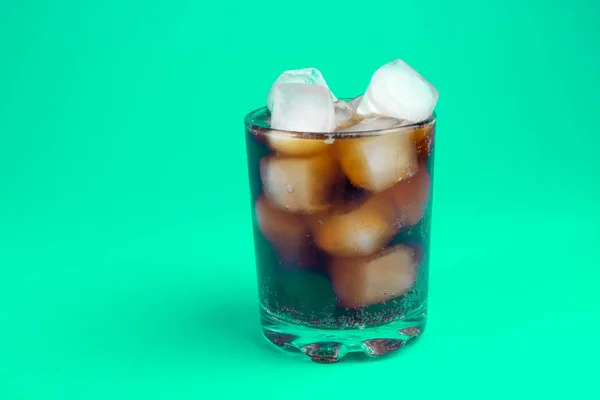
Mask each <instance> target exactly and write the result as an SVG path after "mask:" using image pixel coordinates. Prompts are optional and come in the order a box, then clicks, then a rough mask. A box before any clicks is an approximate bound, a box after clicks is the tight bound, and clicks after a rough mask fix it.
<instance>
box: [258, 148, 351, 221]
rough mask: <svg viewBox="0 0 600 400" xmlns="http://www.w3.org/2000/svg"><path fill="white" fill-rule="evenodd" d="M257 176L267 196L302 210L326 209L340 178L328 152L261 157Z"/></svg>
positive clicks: (292, 209) (282, 206) (283, 205)
mask: <svg viewBox="0 0 600 400" xmlns="http://www.w3.org/2000/svg"><path fill="white" fill-rule="evenodd" d="M260 176H261V180H262V184H263V188H264V192H265V196H266V197H267V199H269V200H270V201H271V202H272V203H273V204H274V205H275V206H277V207H279V208H280V209H282V210H287V211H290V212H294V213H302V214H314V213H317V212H319V211H323V210H326V209H327V208H328V207H329V206H330V200H331V197H332V195H333V194H334V193H333V192H334V187H335V185H336V183H338V182H339V180H340V179H341V174H340V173H339V170H338V167H337V165H336V163H335V160H334V159H333V157H331V155H330V154H328V152H325V153H323V154H318V155H315V156H312V157H305V158H301V157H283V156H266V157H263V158H262V159H261V160H260Z"/></svg>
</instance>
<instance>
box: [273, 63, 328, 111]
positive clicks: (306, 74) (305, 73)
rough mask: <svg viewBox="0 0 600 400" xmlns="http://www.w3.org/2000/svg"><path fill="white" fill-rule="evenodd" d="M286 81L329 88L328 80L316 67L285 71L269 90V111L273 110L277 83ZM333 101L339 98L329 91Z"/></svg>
mask: <svg viewBox="0 0 600 400" xmlns="http://www.w3.org/2000/svg"><path fill="white" fill-rule="evenodd" d="M285 83H305V84H308V85H318V86H323V87H325V88H327V90H329V87H328V86H327V82H325V78H323V75H322V74H321V72H320V71H319V70H318V69H316V68H302V69H294V70H290V71H285V72H283V73H282V74H281V75H279V77H278V78H277V79H276V80H275V82H274V83H273V85H272V86H271V89H270V90H269V94H268V95H267V108H268V109H269V111H273V100H274V89H275V87H276V86H277V85H281V84H285ZM329 94H330V96H331V99H332V101H337V98H336V97H335V96H334V95H333V93H331V91H330V92H329Z"/></svg>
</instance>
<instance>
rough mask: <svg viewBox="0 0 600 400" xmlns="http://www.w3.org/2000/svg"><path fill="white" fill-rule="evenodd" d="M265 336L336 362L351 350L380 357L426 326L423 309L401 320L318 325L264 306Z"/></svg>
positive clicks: (314, 358) (283, 346) (318, 359)
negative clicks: (329, 326) (357, 325)
mask: <svg viewBox="0 0 600 400" xmlns="http://www.w3.org/2000/svg"><path fill="white" fill-rule="evenodd" d="M261 319H262V326H263V333H264V335H265V337H266V338H267V339H268V340H269V341H270V342H271V343H273V344H274V345H276V346H277V347H279V348H281V349H283V350H286V351H291V352H296V353H297V352H300V353H302V354H305V355H307V356H308V357H310V359H311V360H312V361H314V362H317V363H334V362H337V361H339V360H341V359H342V358H344V356H346V355H347V354H348V353H362V354H365V355H367V356H369V357H381V356H384V355H386V354H389V353H392V352H395V351H397V350H398V349H400V348H401V347H403V346H404V345H405V344H406V343H407V342H408V341H409V340H411V339H416V338H418V337H419V336H420V335H421V334H422V333H423V330H424V329H425V322H426V315H425V312H424V307H423V309H420V310H415V312H414V313H412V315H407V316H405V318H402V319H399V320H398V321H395V322H392V323H389V324H386V325H380V326H375V327H371V328H364V329H339V330H336V329H319V328H314V327H310V326H306V325H297V324H292V323H289V322H286V321H283V320H281V319H279V318H278V317H277V316H276V315H273V314H271V313H269V312H268V311H267V310H265V309H264V308H261Z"/></svg>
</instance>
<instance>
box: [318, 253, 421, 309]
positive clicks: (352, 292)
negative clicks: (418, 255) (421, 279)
mask: <svg viewBox="0 0 600 400" xmlns="http://www.w3.org/2000/svg"><path fill="white" fill-rule="evenodd" d="M416 270H417V263H416V261H415V252H414V251H413V250H412V249H411V248H410V247H407V246H403V245H397V246H394V247H392V248H388V249H385V250H383V251H381V252H380V253H378V254H376V255H373V256H369V257H356V258H334V259H333V260H332V261H331V264H330V266H329V268H328V272H329V276H330V278H331V281H332V283H333V289H334V291H335V294H336V297H337V299H338V305H339V306H341V307H348V308H361V307H364V306H368V305H372V304H377V303H381V302H384V301H387V300H392V299H394V298H396V297H399V296H402V295H403V294H405V293H406V292H408V290H409V289H410V287H411V286H412V285H413V283H414V282H415V278H416Z"/></svg>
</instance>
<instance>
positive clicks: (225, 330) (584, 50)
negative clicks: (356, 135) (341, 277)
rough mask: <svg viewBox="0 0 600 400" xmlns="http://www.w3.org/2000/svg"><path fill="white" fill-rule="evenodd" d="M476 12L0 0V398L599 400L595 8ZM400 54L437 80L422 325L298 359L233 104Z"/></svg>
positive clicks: (342, 85)
mask: <svg viewBox="0 0 600 400" xmlns="http://www.w3.org/2000/svg"><path fill="white" fill-rule="evenodd" d="M484 4H485V2H480V1H475V0H470V1H465V0H462V1H451V2H450V1H428V2H423V1H421V2H410V4H409V2H397V1H388V2H385V1H381V0H373V1H370V2H368V3H364V2H358V1H356V2H352V1H344V2H342V3H340V2H333V1H329V2H317V3H302V2H300V3H295V2H294V3H291V2H290V3H285V2H278V1H274V0H273V1H254V2H252V1H240V0H233V1H229V2H212V3H209V4H203V3H202V2H199V1H191V0H190V1H176V0H175V1H162V2H159V1H150V0H146V1H130V0H119V1H116V0H115V1H86V2H84V1H58V0H56V1H43V0H39V1H34V0H0V174H1V175H0V178H1V184H0V268H1V270H0V337H1V341H0V399H2V400H15V399H19V400H21V399H27V400H29V399H36V400H37V399H44V400H54V399H60V400H67V399H69V400H70V399H79V400H81V399H137V398H143V399H203V398H210V399H213V398H214V399H220V398H229V397H233V396H240V397H242V398H246V397H248V396H249V395H250V394H255V393H260V394H261V396H262V398H332V396H334V397H335V396H337V395H339V396H340V398H347V399H349V398H369V399H375V398H392V397H393V398H407V399H409V398H419V399H421V398H429V397H432V398H462V399H466V398H473V399H491V398H494V399H495V398H499V399H500V398H521V397H529V398H546V399H547V398H561V399H565V398H597V396H599V395H600V394H599V393H598V377H597V365H596V364H597V359H598V357H599V356H600V340H598V338H599V333H598V332H600V311H599V308H600V294H599V293H600V290H599V289H598V286H599V278H600V272H599V271H600V255H599V252H598V247H599V244H600V228H599V226H600V225H599V222H600V218H599V217H600V212H599V210H598V209H599V205H600V201H599V186H600V184H599V178H598V174H599V173H600V157H598V151H597V147H598V145H599V144H600V136H599V134H600V129H599V124H598V122H597V114H598V106H599V105H600V104H599V100H598V91H599V90H600V76H599V75H600V72H599V69H598V62H599V60H598V56H597V54H598V48H597V45H598V42H599V41H600V27H599V25H598V20H599V19H600V5H599V4H598V3H597V2H596V1H593V0H588V1H585V0H574V1H566V0H563V1H559V0H555V1H547V0H546V1H544V0H520V1H517V0H509V1H503V2H494V3H493V4H492V5H484ZM398 57H400V58H403V59H405V60H406V61H407V62H409V63H410V64H411V65H413V66H414V67H415V68H416V69H417V70H419V71H421V72H422V74H423V75H424V76H426V77H427V78H428V79H429V80H430V81H431V82H432V83H433V84H434V85H436V87H437V88H438V89H439V91H440V93H441V98H440V102H439V105H438V108H437V112H438V115H439V118H438V129H437V132H438V137H437V149H436V176H435V189H434V190H435V201H434V216H433V226H432V230H433V238H432V249H433V252H432V255H431V260H432V269H431V286H430V287H431V291H430V320H429V321H430V322H429V325H428V329H427V332H426V334H425V335H424V336H423V337H422V338H421V339H420V341H419V342H418V343H417V344H415V345H414V346H410V347H408V348H406V349H404V350H403V351H402V353H401V354H400V355H399V356H397V357H393V358H389V359H386V360H382V361H374V362H369V363H359V362H356V361H353V360H348V361H344V362H342V363H339V364H336V365H314V364H312V363H310V362H309V361H308V359H304V358H298V359H296V358H290V357H289V356H286V355H285V354H281V353H279V352H278V351H276V349H275V348H271V347H268V346H267V345H266V342H263V340H262V339H261V338H260V336H259V325H258V311H257V309H256V301H257V290H256V279H255V271H254V266H253V262H254V261H253V260H254V258H253V247H252V241H251V234H252V229H251V218H250V214H249V194H248V185H247V182H246V181H247V175H246V174H247V169H246V164H245V163H246V158H245V145H244V141H243V139H244V131H243V122H242V121H243V116H244V114H245V112H247V111H249V110H251V109H253V108H256V107H258V106H261V105H263V104H264V102H265V97H266V93H267V90H268V88H269V85H270V84H271V83H272V81H273V80H274V79H275V78H276V77H277V76H278V74H279V73H280V72H281V71H283V70H285V69H293V68H301V67H309V66H314V67H317V68H319V69H320V70H321V71H322V72H323V74H324V75H325V77H326V79H327V81H328V83H329V86H330V87H331V88H332V90H334V91H335V93H336V94H337V95H338V96H339V97H344V96H352V95H355V94H358V93H360V92H362V91H363V90H364V88H365V87H366V85H367V83H368V80H369V77H370V75H371V73H372V72H373V71H374V70H375V69H376V68H377V67H379V66H380V65H381V64H383V63H385V62H387V61H390V60H392V59H395V58H398Z"/></svg>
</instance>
